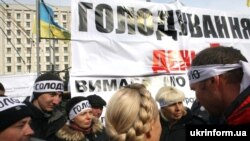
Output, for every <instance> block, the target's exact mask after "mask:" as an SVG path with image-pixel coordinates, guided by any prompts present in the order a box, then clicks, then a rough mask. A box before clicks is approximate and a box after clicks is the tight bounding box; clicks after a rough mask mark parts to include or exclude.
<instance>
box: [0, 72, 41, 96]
mask: <svg viewBox="0 0 250 141" xmlns="http://www.w3.org/2000/svg"><path fill="white" fill-rule="evenodd" d="M36 78H37V74H35V73H29V74H20V75H4V76H0V82H1V83H2V84H3V86H4V88H5V95H7V96H9V97H14V98H17V99H20V100H24V99H25V98H26V97H27V96H31V95H32V93H33V85H34V82H35V80H36Z"/></svg>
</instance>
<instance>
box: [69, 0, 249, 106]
mask: <svg viewBox="0 0 250 141" xmlns="http://www.w3.org/2000/svg"><path fill="white" fill-rule="evenodd" d="M71 8H72V9H71V12H72V15H73V16H71V17H72V19H71V37H72V42H71V47H72V69H71V73H70V77H71V78H70V84H71V94H72V96H77V95H86V96H87V95H90V94H98V95H100V96H102V97H103V98H104V99H105V100H106V101H107V102H108V100H109V98H110V97H111V96H112V94H113V93H114V92H115V91H116V90H117V89H118V88H119V87H120V86H124V85H127V84H130V83H133V82H134V80H135V79H137V78H139V81H140V82H145V81H144V80H147V79H149V80H150V85H148V88H149V90H150V91H151V93H152V95H153V96H155V94H156V92H157V91H158V89H160V87H162V86H164V85H171V86H175V87H178V88H180V89H181V90H183V91H184V93H185V95H186V98H187V99H185V100H186V103H185V104H186V105H188V106H189V107H190V106H191V104H192V102H193V100H194V99H195V95H194V92H193V91H191V90H190V88H189V84H188V78H187V70H188V68H189V67H190V64H191V60H192V59H193V58H194V57H195V55H196V54H197V53H198V52H199V51H201V50H202V49H204V48H207V47H216V46H218V45H222V46H233V47H234V48H237V49H239V50H241V51H242V53H243V54H244V55H245V56H246V57H247V59H248V60H250V55H249V52H250V48H249V46H250V40H249V38H250V15H249V14H248V13H247V14H239V13H229V12H223V11H215V10H209V9H199V8H192V7H185V6H181V5H180V4H179V3H178V2H176V3H172V4H162V3H161V4H159V3H152V2H140V1H119V0H74V1H71ZM172 76H174V77H175V78H171V77H172ZM166 80H175V82H176V83H175V85H174V84H173V81H172V82H171V81H166ZM125 81H126V83H125ZM151 82H152V83H151ZM166 82H167V83H166ZM169 82H170V83H169ZM177 82H178V83H177ZM185 100H184V101H185Z"/></svg>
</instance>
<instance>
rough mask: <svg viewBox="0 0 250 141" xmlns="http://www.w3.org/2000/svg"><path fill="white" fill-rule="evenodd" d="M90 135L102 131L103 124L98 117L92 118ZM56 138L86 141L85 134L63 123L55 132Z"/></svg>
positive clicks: (67, 140) (69, 140)
mask: <svg viewBox="0 0 250 141" xmlns="http://www.w3.org/2000/svg"><path fill="white" fill-rule="evenodd" d="M92 123H93V124H92V131H91V133H90V134H91V135H92V136H97V135H96V134H97V133H98V132H103V126H102V123H101V121H100V120H99V119H97V118H93V120H92ZM56 136H57V138H59V139H61V140H65V141H88V139H87V138H86V136H85V134H84V133H83V132H80V131H76V130H74V129H72V128H70V127H69V125H68V124H65V125H64V126H63V127H62V128H61V129H60V130H59V131H58V132H57V133H56Z"/></svg>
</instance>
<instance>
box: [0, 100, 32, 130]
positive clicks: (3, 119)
mask: <svg viewBox="0 0 250 141" xmlns="http://www.w3.org/2000/svg"><path fill="white" fill-rule="evenodd" d="M25 117H31V111H30V109H29V108H28V107H27V106H26V105H25V104H24V103H21V102H20V101H19V100H17V99H12V98H10V97H7V96H2V97H0V132H1V131H3V130H5V129H6V128H8V127H9V126H11V125H12V124H14V123H16V122H18V121H19V120H21V119H23V118H25Z"/></svg>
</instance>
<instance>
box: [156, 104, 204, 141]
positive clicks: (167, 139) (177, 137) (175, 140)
mask: <svg viewBox="0 0 250 141" xmlns="http://www.w3.org/2000/svg"><path fill="white" fill-rule="evenodd" d="M160 115H161V116H160V122H161V126H162V132H161V138H160V141H185V140H186V137H185V136H186V129H185V126H186V125H204V124H206V122H205V121H204V120H203V119H201V118H200V117H198V116H195V115H193V114H192V113H191V111H190V110H189V109H188V108H187V114H186V115H185V116H183V117H182V118H181V119H180V120H179V121H177V122H176V123H175V124H174V125H173V126H172V127H171V128H170V127H169V122H168V121H167V120H166V119H165V118H164V117H163V116H162V114H160Z"/></svg>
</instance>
